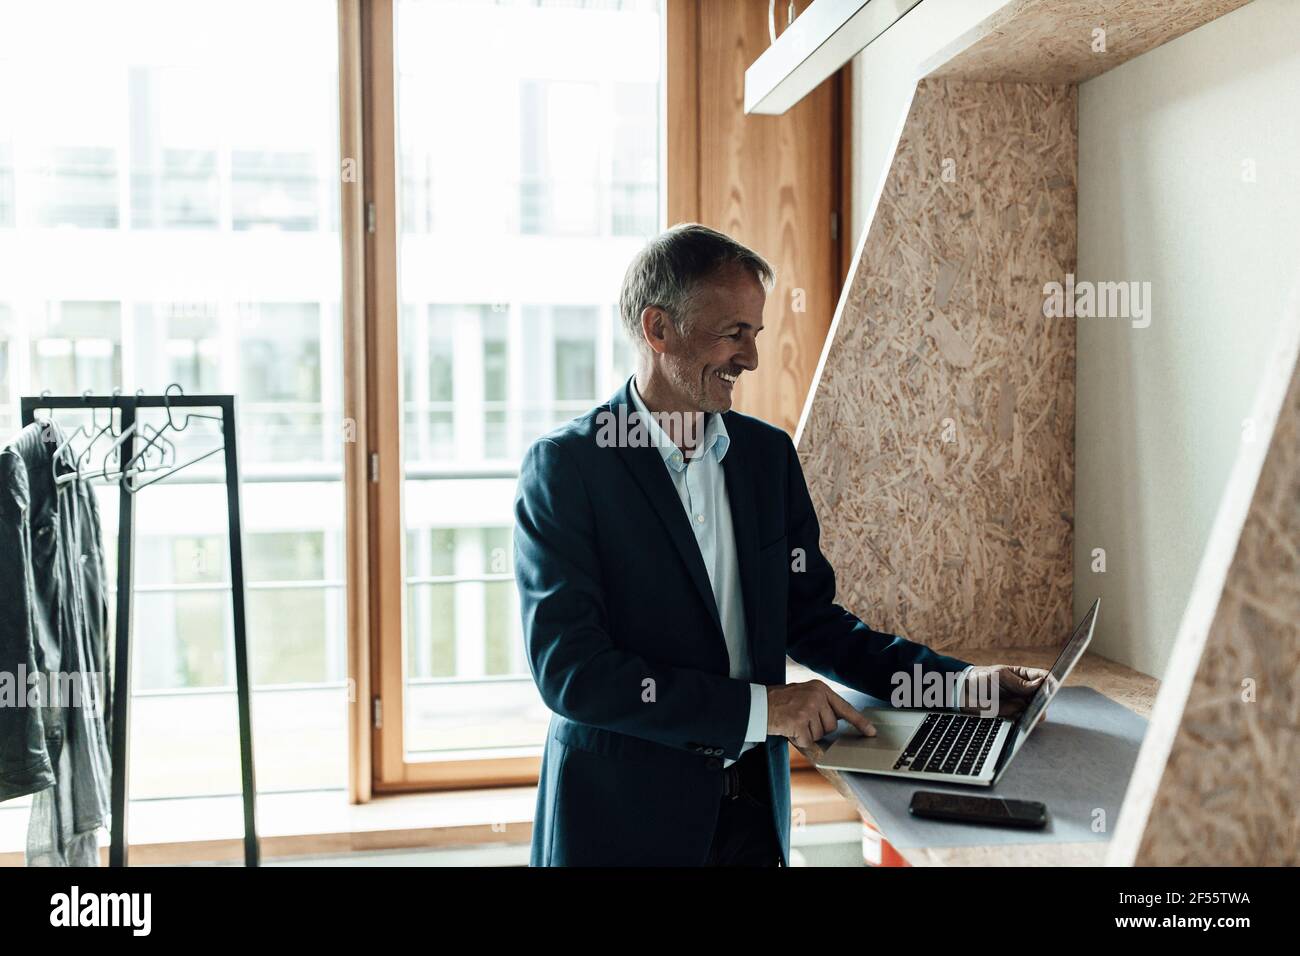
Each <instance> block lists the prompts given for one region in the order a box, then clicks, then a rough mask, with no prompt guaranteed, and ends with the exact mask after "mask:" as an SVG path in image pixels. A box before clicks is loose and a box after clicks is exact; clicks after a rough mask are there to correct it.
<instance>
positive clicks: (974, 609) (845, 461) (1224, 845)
mask: <svg viewBox="0 0 1300 956" xmlns="http://www.w3.org/2000/svg"><path fill="white" fill-rule="evenodd" d="M1246 2H1248V0H1163V2H1160V3H1152V2H1147V0H1009V2H1008V3H1007V4H1005V5H1004V6H1003V7H1001V8H1000V9H999V10H998V11H997V12H996V13H994V14H993V15H992V16H990V17H988V18H987V19H986V20H985V21H984V22H983V23H981V24H980V25H978V26H977V27H976V28H975V29H973V30H971V31H970V32H968V33H967V34H966V35H964V36H963V37H961V38H960V39H959V40H958V41H957V42H956V43H954V44H952V45H951V46H950V47H948V48H947V49H945V50H944V51H942V53H940V54H939V55H938V56H936V57H935V58H934V59H932V60H930V61H928V62H927V63H926V64H925V65H924V66H923V67H922V69H921V71H920V72H919V73H918V76H919V79H918V81H917V85H916V88H915V91H914V93H913V96H912V99H911V102H910V103H909V104H908V108H907V111H906V113H905V115H904V117H903V118H902V121H901V124H900V127H899V131H898V134H897V141H896V145H895V149H894V154H893V158H892V160H891V162H890V165H889V167H888V169H887V170H886V172H885V174H884V176H883V178H882V180H881V182H880V183H879V185H878V187H877V189H876V192H875V195H874V198H873V200H872V203H871V208H870V213H869V216H868V222H867V227H866V229H865V230H864V231H863V234H862V238H861V240H860V244H859V246H858V250H857V254H856V256H855V259H854V263H853V267H852V270H851V272H850V275H849V278H848V281H847V283H846V285H845V287H844V290H843V292H842V294H841V297H840V302H839V307H838V308H837V310H836V314H835V318H834V320H833V323H832V326H831V331H830V334H829V335H828V337H827V339H826V344H825V346H824V348H823V351H822V355H821V359H820V362H819V365H818V369H817V373H816V375H815V376H814V379H813V386H812V389H811V390H810V392H809V396H808V400H807V402H806V404H805V407H804V412H803V416H802V419H801V421H800V425H799V428H798V430H797V432H796V443H797V445H798V448H799V455H800V459H801V461H802V463H803V466H804V471H805V474H806V475H807V478H808V483H809V489H810V492H811V494H812V497H813V501H814V504H815V506H816V508H817V514H818V516H819V518H820V521H821V526H822V537H823V547H824V550H825V552H826V554H827V556H828V558H829V559H830V561H831V563H832V565H833V566H834V567H835V568H836V572H837V581H838V592H837V600H838V601H839V603H841V604H843V605H844V606H845V607H847V608H848V609H849V610H851V611H853V612H854V613H855V614H857V615H858V616H860V617H862V618H863V619H864V620H867V621H868V622H870V623H871V625H872V626H873V627H875V628H877V629H879V630H885V631H890V632H893V633H898V634H903V635H905V636H908V637H911V638H913V639H915V640H919V641H923V642H924V643H926V644H929V645H931V646H933V647H935V648H937V649H939V650H941V651H945V652H948V653H952V654H955V655H958V656H961V657H964V658H967V659H979V654H980V652H981V650H986V649H988V648H991V647H993V646H995V645H999V644H1006V643H1008V642H1010V643H1015V644H1021V645H1034V646H1039V645H1042V646H1050V645H1052V644H1055V643H1057V642H1059V640H1060V639H1061V636H1062V635H1065V634H1068V633H1069V632H1070V630H1071V628H1072V625H1073V623H1074V621H1073V608H1072V603H1073V595H1072V583H1073V582H1072V578H1073V568H1072V552H1073V540H1072V539H1073V527H1074V515H1073V497H1074V494H1073V492H1074V489H1073V484H1074V460H1075V449H1074V386H1075V383H1074V369H1075V351H1074V350H1075V334H1074V325H1073V323H1072V322H1069V321H1062V320H1060V319H1050V318H1047V317H1045V316H1044V308H1043V303H1044V290H1045V288H1047V287H1048V283H1052V282H1057V283H1062V282H1064V280H1065V276H1066V275H1067V273H1071V272H1074V271H1075V262H1076V255H1077V247H1076V242H1077V237H1076V228H1077V227H1076V223H1077V189H1076V169H1077V155H1078V143H1077V135H1078V133H1077V125H1076V103H1077V84H1078V83H1080V82H1082V81H1084V80H1087V79H1090V78H1092V77H1094V76H1097V75H1099V74H1101V73H1103V72H1105V71H1106V70H1109V69H1111V68H1113V67H1115V66H1118V65H1119V64H1120V63H1123V62H1125V61H1127V60H1129V59H1131V58H1132V57H1134V56H1138V55H1140V54H1142V53H1145V52H1147V51H1149V50H1151V49H1154V48H1155V47H1157V46H1160V45H1161V44H1163V43H1166V42H1168V41H1170V40H1173V39H1176V38H1177V37H1178V36H1181V35H1182V34H1184V33H1186V32H1188V31H1189V30H1192V29H1195V28H1197V27H1199V26H1202V25H1203V24H1205V23H1208V22H1210V21H1212V20H1214V19H1216V18H1217V17H1219V16H1222V15H1224V14H1226V13H1229V12H1231V11H1232V10H1235V9H1237V8H1238V7H1241V6H1244V4H1245V3H1246ZM1280 281H1281V282H1283V283H1285V287H1286V288H1288V289H1289V288H1290V287H1291V286H1292V284H1293V283H1295V284H1297V286H1300V276H1293V277H1286V276H1283V277H1280ZM1286 321H1288V322H1296V321H1300V320H1296V319H1295V317H1294V315H1290V316H1289V317H1287V319H1286ZM1288 334H1289V333H1288ZM1282 351H1283V352H1285V349H1283V350H1282ZM1290 374H1291V366H1286V367H1284V368H1282V369H1281V370H1280V371H1278V372H1277V374H1276V375H1275V376H1274V377H1275V378H1277V379H1279V380H1281V381H1283V382H1289V381H1290V378H1289V376H1290ZM1274 391H1275V392H1276V394H1273V395H1272V398H1271V401H1272V406H1269V403H1268V401H1264V403H1263V410H1262V411H1261V413H1260V415H1261V416H1262V417H1260V418H1259V419H1258V420H1259V421H1267V422H1268V423H1270V428H1269V429H1268V430H1263V429H1261V430H1260V431H1261V433H1262V435H1263V437H1262V438H1261V439H1260V441H1261V447H1273V446H1274V445H1276V444H1278V440H1277V439H1276V438H1274V437H1273V432H1272V429H1271V423H1272V422H1273V421H1275V420H1277V421H1279V434H1280V435H1283V436H1285V435H1287V434H1288V433H1287V432H1286V430H1285V423H1286V421H1287V420H1288V416H1287V414H1279V413H1278V412H1277V409H1278V408H1281V407H1283V405H1282V398H1281V396H1282V393H1283V391H1285V389H1284V388H1275V389H1274ZM1269 407H1272V408H1273V413H1272V414H1268V408H1269ZM1295 447H1296V442H1295V441H1294V439H1292V440H1291V445H1290V448H1291V451H1290V452H1289V453H1288V452H1285V451H1280V452H1278V453H1277V455H1276V456H1275V457H1278V458H1282V459H1284V460H1285V459H1286V458H1287V456H1288V454H1289V456H1290V467H1291V469H1292V472H1291V473H1292V474H1294V473H1295V472H1296V471H1297V470H1300V469H1297V467H1296V466H1297V464H1300V463H1297V462H1296V461H1295ZM1257 454H1258V456H1259V459H1260V460H1259V461H1257V462H1256V463H1255V467H1254V470H1253V472H1251V470H1250V469H1249V468H1246V469H1245V472H1249V474H1246V473H1245V472H1243V475H1244V476H1243V477H1241V479H1240V480H1239V481H1238V485H1239V487H1238V488H1237V489H1236V490H1235V492H1234V494H1235V495H1236V501H1237V505H1236V506H1235V507H1236V508H1237V512H1239V513H1237V512H1234V513H1237V518H1236V519H1235V524H1234V521H1227V523H1226V524H1225V525H1224V530H1223V531H1222V532H1221V534H1220V538H1221V539H1222V540H1220V541H1218V542H1217V543H1216V544H1215V545H1214V548H1215V549H1216V550H1215V552H1214V554H1213V556H1212V555H1211V554H1209V553H1207V555H1206V561H1207V562H1208V563H1209V564H1212V565H1214V567H1215V568H1217V578H1216V576H1215V575H1214V574H1209V575H1208V576H1204V577H1205V581H1204V582H1203V581H1201V580H1199V579H1198V585H1197V590H1196V591H1195V592H1194V594H1193V596H1192V603H1191V604H1189V607H1188V612H1187V615H1188V616H1187V619H1185V621H1184V625H1183V628H1182V631H1180V635H1179V637H1178V640H1177V642H1176V646H1175V651H1174V654H1173V658H1172V660H1171V665H1170V672H1171V673H1174V672H1175V671H1177V676H1178V680H1177V681H1171V682H1167V683H1168V684H1169V686H1167V688H1166V691H1165V693H1164V695H1163V696H1162V701H1161V704H1160V706H1158V707H1157V709H1156V712H1155V716H1154V718H1153V721H1152V733H1151V734H1149V735H1148V737H1149V738H1153V739H1154V741H1155V742H1154V743H1152V744H1151V746H1149V747H1148V746H1146V745H1144V750H1143V757H1142V758H1140V760H1139V764H1138V767H1137V769H1136V770H1135V773H1134V783H1133V787H1132V788H1131V790H1130V794H1129V797H1128V798H1127V799H1126V802H1125V811H1124V813H1123V815H1122V817H1121V821H1122V822H1121V823H1120V824H1119V827H1120V829H1117V834H1116V839H1115V840H1114V841H1113V843H1112V846H1113V847H1114V849H1113V850H1112V854H1113V856H1112V861H1113V862H1132V861H1133V860H1134V859H1138V860H1151V861H1157V860H1159V861H1162V862H1180V863H1188V862H1204V863H1215V864H1222V863H1232V862H1241V863H1254V862H1259V861H1261V860H1263V859H1276V858H1278V857H1279V856H1281V857H1283V858H1286V859H1287V861H1288V862H1293V863H1294V862H1300V861H1297V859H1296V833H1297V829H1296V822H1295V821H1296V817H1297V814H1296V813H1295V810H1296V807H1295V798H1294V795H1293V788H1288V787H1284V786H1283V785H1282V784H1283V783H1289V782H1290V778H1291V777H1292V776H1293V775H1294V767H1295V765H1296V764H1295V758H1296V746H1297V744H1296V727H1297V724H1298V723H1300V721H1298V720H1297V717H1296V714H1297V708H1296V704H1295V700H1296V693H1295V690H1294V687H1293V684H1294V674H1295V673H1296V669H1297V667H1296V665H1297V664H1300V659H1298V654H1297V649H1296V642H1297V636H1296V624H1295V622H1296V621H1297V620H1298V619H1300V613H1296V590H1297V589H1296V581H1297V568H1296V546H1295V540H1296V534H1295V530H1294V529H1295V525H1294V521H1295V520H1296V516H1297V513H1298V512H1300V507H1297V503H1296V502H1297V496H1296V494H1295V493H1294V491H1293V490H1292V486H1290V485H1287V484H1286V483H1285V482H1284V480H1283V479H1282V478H1274V479H1272V482H1273V483H1272V484H1271V485H1270V484H1267V483H1266V479H1268V476H1269V475H1270V474H1272V473H1273V472H1271V471H1270V470H1269V469H1267V468H1265V469H1263V470H1262V475H1263V476H1264V477H1263V479H1261V485H1260V491H1259V492H1258V495H1257V493H1256V489H1255V484H1254V481H1255V478H1256V477H1259V476H1260V475H1261V467H1262V465H1261V462H1262V458H1263V451H1262V450H1259V451H1258V452H1257ZM1272 460H1273V459H1272V458H1270V461H1272ZM1239 465H1240V463H1239ZM1242 467H1245V466H1242ZM1270 467H1271V468H1273V469H1274V470H1276V469H1277V468H1285V465H1273V466H1270ZM1238 470H1239V471H1240V470H1242V468H1241V467H1239V468H1238ZM1228 505H1229V502H1228V501H1227V496H1225V505H1224V508H1228ZM1248 505H1249V506H1250V520H1249V521H1247V520H1246V517H1245V515H1246V512H1247V506H1248ZM1287 507H1290V508H1291V511H1290V513H1289V516H1288V515H1285V514H1283V512H1284V511H1285V509H1286V508H1287ZM1228 510H1231V509H1230V508H1229V509H1228ZM1220 518H1221V519H1222V518H1224V514H1223V510H1222V509H1221V514H1220ZM1252 529H1253V536H1252ZM1243 532H1244V535H1243ZM1288 534H1289V537H1288ZM1239 536H1241V539H1240V540H1241V550H1240V551H1239V552H1238V551H1237V548H1238V538H1239ZM1233 555H1236V557H1235V558H1233ZM1230 559H1232V561H1233V563H1232V570H1231V573H1229V570H1228V564H1229V560H1230ZM1206 582H1208V583H1206ZM1225 582H1226V583H1225ZM1221 596H1222V597H1223V599H1224V600H1223V602H1222V607H1220V597H1221ZM1101 619H1102V622H1103V626H1104V621H1105V609H1104V608H1103V609H1102V613H1101ZM1252 674H1254V675H1263V676H1260V677H1259V678H1258V680H1257V684H1258V686H1259V687H1260V688H1261V689H1267V692H1268V693H1271V694H1272V695H1273V696H1272V697H1271V699H1270V700H1269V702H1268V705H1267V706H1265V707H1259V706H1256V708H1255V709H1254V710H1240V709H1236V704H1235V703H1234V701H1235V700H1236V698H1237V697H1239V696H1240V687H1239V686H1238V685H1239V684H1240V683H1241V680H1242V679H1244V678H1247V677H1251V675H1252ZM1261 692H1263V691H1262V690H1261ZM1189 694H1194V698H1193V700H1194V702H1193V703H1191V704H1189V703H1188V696H1189ZM1229 747H1230V748H1235V749H1233V752H1232V755H1231V756H1228V755H1226V754H1225V753H1223V750H1224V748H1229ZM1207 760H1208V761H1209V762H1211V763H1214V764H1215V765H1216V767H1217V768H1218V769H1206V768H1205V761H1207ZM1229 767H1231V768H1233V769H1232V770H1231V771H1229V770H1228V769H1227V768H1229ZM1252 805H1253V806H1252ZM1248 806H1250V807H1251V808H1250V809H1246V807H1248ZM1130 807H1132V812H1130ZM1207 807H1209V808H1213V811H1214V812H1212V810H1211V809H1208V808H1207ZM1220 810H1222V811H1223V813H1222V814H1220V815H1218V816H1217V817H1215V813H1216V812H1217V811H1220ZM1246 815H1249V816H1248V818H1247V816H1246ZM1212 817H1215V818H1216V819H1218V820H1219V823H1218V824H1216V825H1215V829H1214V831H1213V832H1214V839H1213V840H1212V841H1210V842H1208V843H1207V842H1205V841H1202V842H1201V843H1196V842H1195V841H1194V840H1193V839H1192V838H1193V836H1194V831H1197V830H1198V828H1204V827H1206V826H1210V820H1211V818H1212ZM1126 824H1127V825H1128V826H1129V827H1133V828H1135V829H1134V830H1133V831H1132V832H1128V833H1124V832H1123V828H1124V827H1125V825H1126ZM1121 835H1123V837H1124V839H1123V840H1121ZM887 836H888V834H886V837H887ZM1139 847H1140V848H1141V850H1140V851H1139ZM1096 853H1097V850H1096V846H1091V847H1089V848H1088V849H1087V850H1086V851H1081V854H1082V856H1083V857H1086V858H1087V861H1092V862H1096V861H1097V859H1096ZM1270 854H1272V855H1270ZM968 862H975V860H974V859H971V860H969V861H968ZM985 862H987V860H985Z"/></svg>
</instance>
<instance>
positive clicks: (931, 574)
mask: <svg viewBox="0 0 1300 956" xmlns="http://www.w3.org/2000/svg"><path fill="white" fill-rule="evenodd" d="M1074 120H1075V89H1074V88H1073V87H1069V86H1038V85H1021V84H987V83H968V82H964V81H953V80H925V81H922V82H921V83H920V84H919V85H918V87H917V90H916V93H915V95H914V97H913V101H912V106H911V110H910V111H909V113H908V117H907V121H906V124H905V126H904V129H903V132H902V135H901V137H900V139H899V142H898V146H897V149H896V152H895V155H894V159H893V163H892V165H891V167H890V171H889V175H888V179H887V180H886V182H885V184H884V188H883V191H882V193H881V195H880V197H879V199H878V202H877V205H876V214H875V216H874V217H873V219H872V222H871V224H870V226H869V227H868V230H867V234H866V237H865V239H864V244H863V247H862V251H861V253H860V255H859V259H858V262H857V265H856V268H855V270H854V272H853V275H852V278H851V280H850V286H849V290H848V294H847V300H846V301H845V302H843V303H842V304H841V309H842V313H843V314H842V317H841V319H840V322H839V326H838V328H837V330H836V333H835V340H834V343H833V347H832V348H831V350H830V351H829V353H828V355H827V358H826V362H825V365H824V366H823V369H822V373H821V379H820V383H819V385H818V387H817V392H816V400H815V401H814V403H813V405H812V409H811V413H810V414H809V416H808V418H807V421H806V423H805V426H804V430H803V433H802V435H801V436H800V442H799V447H800V454H801V457H802V459H803V466H804V469H805V473H806V474H807V475H808V476H809V486H810V490H811V492H812V495H813V501H814V504H815V505H816V507H817V513H818V515H819V516H820V519H821V524H822V527H823V529H824V530H823V537H824V539H825V540H824V544H825V549H826V551H827V555H828V557H829V558H830V560H831V563H832V565H833V566H834V567H835V568H837V569H838V570H839V576H838V580H839V599H840V602H841V603H842V604H844V605H845V606H846V607H848V608H850V609H851V610H853V611H854V612H855V613H857V614H859V615H860V616H861V617H863V618H864V619H865V620H867V621H869V622H870V623H871V624H872V626H873V627H876V628H880V629H884V630H888V631H892V632H894V633H901V634H905V635H908V636H910V637H913V638H915V639H916V640H921V641H924V642H926V643H928V644H931V645H933V646H937V647H941V648H946V647H953V646H964V647H972V646H989V645H994V644H1003V645H1005V644H1008V643H1023V644H1032V643H1039V644H1041V643H1045V642H1047V641H1048V640H1050V639H1051V638H1052V637H1054V636H1056V635H1060V634H1062V633H1068V629H1069V616H1070V614H1071V602H1070V586H1071V563H1070V555H1071V551H1070V540H1071V539H1070V527H1071V510H1072V495H1073V483H1072V476H1073V471H1074V464H1073V447H1074V440H1073V436H1074V326H1073V323H1071V322H1066V321H1059V320H1049V319H1045V318H1044V317H1043V312H1042V289H1043V283H1044V282H1047V281H1050V280H1052V279H1055V278H1058V277H1064V275H1065V274H1066V273H1067V272H1072V271H1073V270H1074V262H1075V233H1076V223H1075V207H1074V202H1075V167H1076V142H1075V126H1074Z"/></svg>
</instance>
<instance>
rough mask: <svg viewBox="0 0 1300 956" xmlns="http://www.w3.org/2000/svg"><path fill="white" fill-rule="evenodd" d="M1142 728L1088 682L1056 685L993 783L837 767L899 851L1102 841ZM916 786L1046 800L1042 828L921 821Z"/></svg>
mask: <svg viewBox="0 0 1300 956" xmlns="http://www.w3.org/2000/svg"><path fill="white" fill-rule="evenodd" d="M843 696H844V697H845V699H846V700H848V701H849V702H850V703H852V704H853V705H854V706H855V707H858V708H862V707H869V706H874V707H880V706H888V705H887V704H884V703H883V702H881V701H878V700H876V699H875V698H873V697H868V696H867V695H866V694H859V693H856V692H852V691H850V692H849V693H847V694H844V695H843ZM1146 726H1147V722H1146V720H1144V719H1143V718H1141V717H1139V716H1138V715H1137V714H1135V713H1133V712H1132V711H1131V710H1129V709H1128V708H1127V707H1125V706H1123V705H1122V704H1117V703H1115V701H1113V700H1111V699H1110V698H1109V697H1106V696H1105V695H1104V694H1100V693H1098V692H1097V691H1095V690H1093V689H1092V688H1091V687H1062V688H1061V689H1060V691H1058V692H1057V695H1056V697H1055V698H1054V699H1053V700H1052V703H1051V706H1049V707H1048V708H1047V719H1046V720H1044V721H1043V722H1042V723H1041V724H1039V725H1038V729H1036V730H1035V731H1034V732H1033V733H1032V734H1031V735H1030V737H1029V739H1028V740H1026V741H1025V743H1024V746H1022V747H1021V748H1020V752H1019V753H1017V754H1016V759H1015V760H1013V761H1012V762H1011V766H1010V767H1008V768H1007V770H1006V773H1004V774H1003V775H1002V779H1001V780H1000V781H998V783H997V785H996V786H994V787H963V786H953V785H950V784H944V783H936V782H934V781H909V780H903V779H900V778H897V777H879V776H873V775H871V774H865V773H852V772H850V771H843V770H841V771H839V773H840V774H841V775H842V776H843V778H844V781H845V782H846V783H847V784H848V786H849V787H850V789H851V790H852V791H853V793H854V795H855V796H856V797H857V798H858V800H859V801H861V803H862V805H863V806H864V807H866V809H867V810H868V811H869V812H870V813H871V815H872V817H873V818H874V819H875V821H876V823H877V824H879V826H880V831H881V833H882V834H883V835H884V837H885V839H887V840H888V841H889V842H890V843H891V844H893V845H894V846H895V847H896V848H899V849H902V848H906V847H952V846H996V845H1002V844H1023V843H1085V842H1101V841H1105V840H1109V839H1110V835H1111V834H1112V833H1114V832H1115V823H1116V821H1117V820H1118V819H1119V808H1120V804H1121V803H1122V802H1123V800H1124V791H1125V790H1126V789H1127V788H1128V780H1129V776H1130V775H1131V774H1132V772H1133V765H1134V764H1135V763H1136V762H1137V755H1138V748H1139V746H1140V745H1141V743H1142V736H1143V734H1145V733H1146ZM847 727H848V724H846V723H845V722H843V721H841V722H840V727H839V729H838V730H837V731H836V732H835V733H833V734H831V735H829V737H828V738H826V739H827V740H828V741H829V740H833V739H835V738H836V737H837V736H839V733H840V732H841V731H843V730H844V729H845V728H847ZM917 790H937V791H940V792H951V793H961V794H966V795H968V796H1000V797H1007V798H1009V799H1020V800H1038V801H1041V802H1042V803H1044V804H1046V806H1047V826H1046V827H1044V828H1043V829H1041V830H1017V829H1013V828H1010V827H994V826H985V825H981V824H970V823H952V822H945V821H941V820H924V819H920V818H918V817H914V816H912V815H911V814H910V813H908V811H907V806H908V804H909V803H910V802H911V800H912V794H913V793H915V792H916V791H917ZM1098 808H1100V809H1101V810H1104V811H1105V817H1104V824H1105V829H1104V830H1097V829H1094V822H1093V821H1094V819H1096V818H1097V816H1098V815H1097V810H1098Z"/></svg>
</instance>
